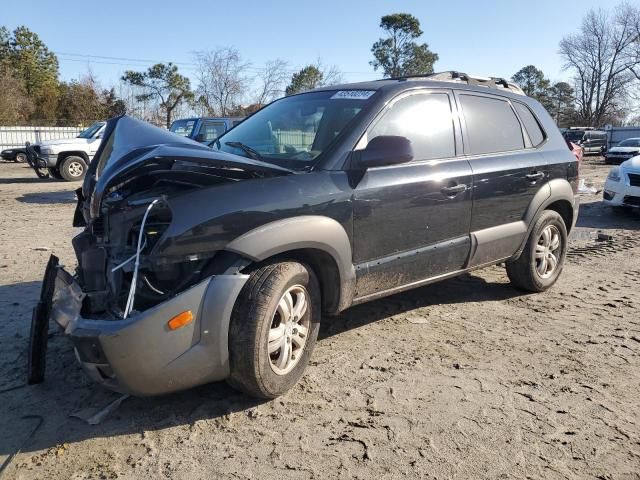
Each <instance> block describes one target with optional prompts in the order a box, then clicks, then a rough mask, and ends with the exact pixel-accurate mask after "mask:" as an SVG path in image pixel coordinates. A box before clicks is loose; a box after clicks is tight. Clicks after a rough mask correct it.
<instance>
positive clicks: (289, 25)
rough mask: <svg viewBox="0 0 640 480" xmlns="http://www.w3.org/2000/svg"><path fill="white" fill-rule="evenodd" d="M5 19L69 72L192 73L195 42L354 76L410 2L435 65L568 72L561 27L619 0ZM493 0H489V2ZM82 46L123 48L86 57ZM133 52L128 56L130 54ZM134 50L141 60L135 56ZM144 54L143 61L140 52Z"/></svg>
mask: <svg viewBox="0 0 640 480" xmlns="http://www.w3.org/2000/svg"><path fill="white" fill-rule="evenodd" d="M3 3H4V5H3V6H2V9H1V12H0V25H5V26H7V27H8V28H10V29H13V28H15V27H16V26H18V25H26V26H27V27H29V28H30V29H32V30H33V31H35V32H36V33H38V34H39V35H40V37H41V38H42V39H43V40H44V42H45V43H46V44H47V45H48V46H49V48H50V49H52V50H53V51H54V52H56V53H57V54H58V55H59V59H60V73H61V75H62V78H63V79H65V80H68V79H72V78H78V77H79V76H81V75H84V74H86V72H87V69H88V68H89V67H90V68H91V71H92V72H93V73H94V74H96V75H97V76H98V79H99V80H100V81H101V83H102V84H103V85H105V86H107V85H111V84H113V83H116V82H117V80H118V78H119V77H120V75H121V74H122V72H123V71H124V70H126V69H138V70H142V69H144V68H145V67H146V66H148V65H150V63H149V62H145V61H146V60H151V61H163V62H167V61H173V62H176V63H179V66H180V68H181V69H182V70H183V73H185V74H187V75H189V76H191V75H192V74H193V70H192V68H193V67H192V65H191V64H192V63H193V52H194V51H196V50H207V49H212V48H215V47H218V46H231V45H232V46H235V47H237V48H238V49H239V50H240V52H241V54H242V55H243V57H244V58H245V59H246V60H248V61H250V62H251V63H252V64H253V67H254V68H257V67H259V66H260V65H262V64H263V63H264V62H265V61H267V60H270V59H274V58H282V59H284V60H287V61H288V62H289V63H290V65H291V69H294V68H296V67H297V68H300V66H302V65H305V64H308V63H311V62H313V61H315V60H316V59H317V58H321V59H322V61H323V62H324V63H325V64H331V65H336V66H337V67H338V68H339V69H340V70H342V71H343V72H344V78H345V80H347V81H358V80H366V79H369V78H376V77H378V76H379V74H376V73H375V72H374V71H373V69H372V68H371V66H370V65H369V63H368V62H369V61H370V60H371V53H370V49H371V45H372V43H373V42H374V41H375V40H376V39H377V38H378V37H380V36H381V34H382V32H381V30H380V28H379V26H378V25H379V22H380V17H381V16H382V15H385V14H388V13H394V12H409V13H411V14H413V15H415V16H417V17H418V19H419V20H420V22H421V26H422V29H423V30H424V32H425V33H424V35H423V37H422V39H421V41H424V42H426V43H428V44H429V46H430V48H431V49H432V50H433V51H435V52H436V53H438V54H439V55H440V60H439V61H438V62H437V63H436V65H435V69H436V71H439V70H460V71H465V72H468V73H472V74H477V75H487V76H489V75H491V76H502V77H509V76H511V75H512V74H513V73H515V72H516V71H517V70H518V69H519V68H520V67H522V66H524V65H528V64H533V65H536V66H537V67H539V68H541V69H542V70H543V71H544V72H545V73H546V74H547V76H548V77H550V78H551V79H552V80H559V79H563V78H566V77H567V73H566V72H563V71H562V60H561V58H560V57H559V56H558V54H557V50H558V42H559V41H560V39H561V38H562V36H563V35H565V34H567V33H570V32H572V31H575V30H577V28H578V26H579V24H580V21H581V19H582V16H583V14H584V13H585V12H586V10H588V9H589V8H591V7H594V8H597V7H603V8H611V7H613V6H614V5H615V4H616V3H618V2H617V1H616V0H561V1H558V0H555V1H554V0H537V1H534V2H522V1H513V0H511V1H507V0H494V1H493V2H481V1H477V0H476V1H471V0H455V1H438V2H435V1H427V0H422V1H418V0H415V1H410V0H397V1H381V0H368V1H366V0H359V1H347V0H342V1H335V0H323V1H318V2H312V1H309V0H306V1H305V0H303V1H300V0H297V1H289V0H282V1H277V0H271V1H254V0H234V1H231V2H220V1H216V2H206V1H200V2H177V1H175V0H174V1H167V0H154V1H141V0H138V1H136V0H128V1H121V0H108V1H106V2H87V1H86V0H84V1H76V0H64V1H63V0H60V1H51V0H27V1H23V2H16V1H10V0H4V2H3ZM489 5H490V6H489ZM84 55H94V56H99V57H118V58H117V59H116V58H109V59H108V58H87V57H84ZM124 59H127V60H124ZM133 59H135V60H136V61H134V60H133ZM138 60H145V61H138Z"/></svg>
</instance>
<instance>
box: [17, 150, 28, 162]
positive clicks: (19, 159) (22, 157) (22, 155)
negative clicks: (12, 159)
mask: <svg viewBox="0 0 640 480" xmlns="http://www.w3.org/2000/svg"><path fill="white" fill-rule="evenodd" d="M26 161H27V154H26V153H22V152H19V153H16V162H18V163H25V162H26Z"/></svg>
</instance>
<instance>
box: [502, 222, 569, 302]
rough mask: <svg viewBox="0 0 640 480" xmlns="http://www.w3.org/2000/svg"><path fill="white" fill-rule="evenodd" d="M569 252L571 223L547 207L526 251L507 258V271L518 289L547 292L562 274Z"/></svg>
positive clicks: (535, 227)
mask: <svg viewBox="0 0 640 480" xmlns="http://www.w3.org/2000/svg"><path fill="white" fill-rule="evenodd" d="M566 256H567V227H566V226H565V224H564V220H563V219H562V217H561V216H560V214H558V212H554V211H552V210H545V211H544V212H543V213H542V215H540V217H539V218H538V220H537V221H536V223H535V225H534V226H533V229H532V230H531V233H530V235H529V238H528V240H527V244H526V245H525V247H524V250H523V251H522V254H521V255H520V257H519V258H518V259H517V260H513V261H510V262H507V264H506V267H507V275H508V276H509V280H511V283H512V284H513V285H514V286H515V287H516V288H518V289H520V290H524V291H527V292H544V291H545V290H547V289H548V288H550V287H551V286H552V285H553V284H554V283H555V282H556V280H557V279H558V277H559V276H560V272H562V268H563V267H564V261H565V258H566Z"/></svg>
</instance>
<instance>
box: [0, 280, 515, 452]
mask: <svg viewBox="0 0 640 480" xmlns="http://www.w3.org/2000/svg"><path fill="white" fill-rule="evenodd" d="M39 288H40V282H26V283H22V284H14V285H7V286H0V305H8V304H13V303H16V302H15V301H14V300H15V299H16V298H18V297H19V298H21V299H22V300H20V302H17V305H14V306H13V310H11V309H10V310H7V309H2V310H0V324H5V323H6V322H8V321H9V320H10V319H11V318H18V319H19V324H15V325H14V327H15V328H14V330H6V329H1V328H0V345H12V348H3V349H2V351H0V373H2V374H3V375H2V379H3V381H2V384H3V385H2V387H0V401H2V402H3V409H2V413H1V414H0V425H2V431H3V433H5V434H4V435H0V456H4V455H10V454H11V453H13V452H15V451H16V450H17V449H18V447H19V446H20V445H21V444H23V442H25V441H27V442H26V444H24V445H23V446H22V451H23V452H33V451H37V450H47V449H49V448H51V447H54V446H56V445H60V444H73V443H75V442H80V441H82V440H85V439H90V438H101V437H117V436H120V435H129V434H140V435H142V434H144V432H145V431H156V430H163V429H166V428H171V427H175V426H179V425H193V424H194V423H195V422H198V421H199V420H203V421H207V422H214V423H215V424H221V425H223V424H224V423H225V422H228V421H229V419H230V418H231V416H233V415H250V413H251V412H250V410H251V409H252V408H253V407H256V406H258V405H260V404H262V403H264V402H265V401H262V400H256V399H254V398H250V397H248V396H246V395H244V394H241V393H239V392H237V391H235V390H233V389H232V388H230V387H229V386H228V385H227V384H226V383H224V382H219V383H213V384H209V385H203V386H200V387H196V388H193V389H191V390H188V391H185V392H179V393H175V394H170V395H165V396H162V397H154V398H129V399H127V400H126V401H124V402H123V403H122V404H121V405H120V407H119V408H118V409H117V410H116V411H115V412H114V413H112V414H111V416H109V417H108V418H107V419H106V420H105V421H104V422H102V423H101V424H100V425H95V426H90V425H88V424H87V423H85V422H84V421H82V420H79V419H77V418H71V417H70V415H71V414H73V413H74V412H77V411H79V410H82V409H84V408H86V407H91V406H95V407H105V406H107V405H108V404H109V403H110V402H112V401H113V400H114V399H116V398H118V394H116V393H113V392H109V391H107V390H105V389H104V388H103V387H100V386H98V385H96V384H94V383H93V382H91V381H90V380H88V379H87V378H86V377H85V376H84V373H83V372H82V371H81V369H80V367H79V366H78V365H77V363H76V360H75V356H74V353H73V351H72V349H71V346H70V344H69V342H68V340H67V339H65V338H64V337H63V336H62V334H61V333H59V332H58V330H57V327H55V326H54V325H51V326H50V339H49V346H48V352H47V373H46V378H45V381H44V383H42V384H39V385H32V386H26V385H25V377H26V358H27V354H26V352H27V346H28V332H29V323H30V310H31V306H32V305H33V304H34V303H35V301H36V300H37V298H38V293H39ZM517 295H520V292H518V291H517V290H515V289H514V288H512V287H511V286H509V284H505V283H492V282H487V281H485V280H484V279H483V278H480V277H477V276H474V275H463V276H461V277H458V278H455V279H451V280H447V281H444V282H441V283H438V284H433V285H429V286H425V287H422V288H418V289H415V290H412V291H409V292H404V293H399V294H396V295H393V296H391V297H388V298H385V299H381V300H377V301H373V302H370V303H367V304H363V305H360V306H356V307H353V308H352V309H349V310H347V311H346V312H344V313H343V314H341V315H339V316H335V317H326V318H325V319H324V321H323V326H322V328H321V331H320V341H321V342H322V340H324V339H326V338H329V337H331V336H333V335H337V334H340V333H342V332H345V331H347V330H350V329H355V328H359V327H362V326H364V325H367V324H370V323H374V322H377V321H379V320H381V319H383V318H386V317H389V316H391V315H397V314H401V313H406V312H409V311H411V310H413V309H416V308H420V307H425V306H429V305H443V304H455V303H463V302H468V301H474V302H476V301H482V300H501V299H508V298H512V297H514V296H517ZM16 358H18V360H17V361H16ZM11 362H13V365H12V366H11V367H9V366H8V365H9V364H10V363H11ZM9 371H11V372H12V374H11V375H9V374H7V373H8V372H9ZM12 386H18V387H19V388H17V389H15V390H9V391H4V392H2V389H3V388H5V389H6V388H7V387H12ZM43 406H46V407H43ZM25 415H27V416H28V415H40V416H41V417H42V419H43V423H42V425H41V427H40V428H39V429H38V430H37V431H36V432H35V434H34V435H33V437H32V438H31V439H29V434H30V432H31V431H32V429H33V428H34V427H35V426H36V425H37V419H33V418H24V416H25ZM1 460H2V458H1V457H0V461H1Z"/></svg>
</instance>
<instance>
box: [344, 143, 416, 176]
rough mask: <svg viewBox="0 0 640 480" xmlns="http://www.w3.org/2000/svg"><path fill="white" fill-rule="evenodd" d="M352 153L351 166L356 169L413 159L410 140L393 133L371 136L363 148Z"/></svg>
mask: <svg viewBox="0 0 640 480" xmlns="http://www.w3.org/2000/svg"><path fill="white" fill-rule="evenodd" d="M354 153H355V155H354V157H353V160H352V168H354V169H356V170H366V169H367V168H371V167H382V166H384V165H396V164H400V163H407V162H410V161H411V160H413V147H412V146H411V140H409V139H408V138H406V137H400V136H395V135H381V136H378V137H375V138H372V139H371V140H370V141H369V143H368V144H367V147H366V148H365V149H364V150H360V151H358V152H354Z"/></svg>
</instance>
